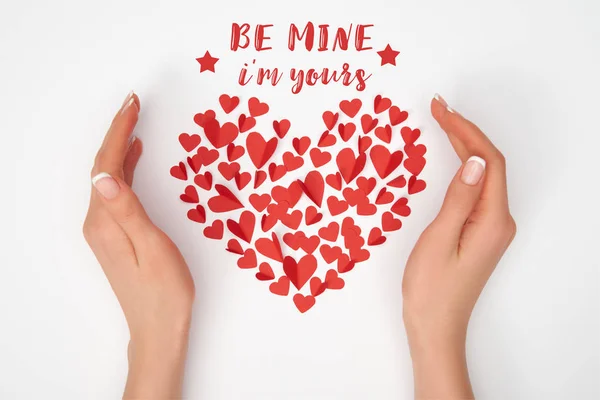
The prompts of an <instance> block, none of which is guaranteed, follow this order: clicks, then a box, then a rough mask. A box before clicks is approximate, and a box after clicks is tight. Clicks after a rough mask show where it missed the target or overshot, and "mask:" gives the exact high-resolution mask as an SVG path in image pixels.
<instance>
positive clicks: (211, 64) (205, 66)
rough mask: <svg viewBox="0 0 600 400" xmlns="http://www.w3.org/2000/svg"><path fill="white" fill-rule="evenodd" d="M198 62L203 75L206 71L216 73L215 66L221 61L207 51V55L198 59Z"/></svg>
mask: <svg viewBox="0 0 600 400" xmlns="http://www.w3.org/2000/svg"><path fill="white" fill-rule="evenodd" d="M196 61H198V62H199V63H200V72H201V73H202V72H204V71H212V72H215V64H216V63H217V61H219V59H218V58H216V57H213V56H211V55H210V53H209V52H208V51H207V52H206V53H204V56H203V57H200V58H196Z"/></svg>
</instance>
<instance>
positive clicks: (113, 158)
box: [92, 93, 139, 178]
mask: <svg viewBox="0 0 600 400" xmlns="http://www.w3.org/2000/svg"><path fill="white" fill-rule="evenodd" d="M138 104H139V99H138V97H137V96H136V95H135V94H134V93H131V94H129V95H128V97H127V98H126V99H125V101H124V103H123V106H122V107H121V109H120V110H119V111H118V112H117V115H115V118H114V120H113V123H112V124H111V126H110V128H109V130H108V132H107V134H106V136H105V138H104V141H103V143H102V146H101V147H100V150H99V151H98V154H97V155H96V162H95V165H94V168H93V170H92V176H95V175H97V174H98V173H99V172H107V173H110V174H111V175H112V176H117V177H120V178H122V177H123V163H124V161H125V156H126V155H127V150H128V148H129V140H130V138H131V135H132V133H133V128H134V127H135V125H136V123H137V120H138V113H139V108H138V107H139V105H138Z"/></svg>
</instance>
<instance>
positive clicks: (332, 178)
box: [325, 172, 342, 190]
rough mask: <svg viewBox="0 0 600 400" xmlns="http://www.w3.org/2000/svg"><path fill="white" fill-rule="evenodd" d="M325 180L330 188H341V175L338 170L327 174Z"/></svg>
mask: <svg viewBox="0 0 600 400" xmlns="http://www.w3.org/2000/svg"><path fill="white" fill-rule="evenodd" d="M325 182H327V184H328V185H329V186H331V187H332V188H334V189H336V190H340V189H341V188H342V175H341V174H340V173H339V172H336V173H335V174H330V175H327V178H325Z"/></svg>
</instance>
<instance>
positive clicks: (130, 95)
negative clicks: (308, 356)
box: [121, 90, 133, 108]
mask: <svg viewBox="0 0 600 400" xmlns="http://www.w3.org/2000/svg"><path fill="white" fill-rule="evenodd" d="M132 97H133V90H132V91H130V92H129V93H127V96H126V97H125V100H123V104H121V108H123V107H125V104H127V102H128V101H129V99H131V98H132Z"/></svg>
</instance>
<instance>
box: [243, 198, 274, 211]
mask: <svg viewBox="0 0 600 400" xmlns="http://www.w3.org/2000/svg"><path fill="white" fill-rule="evenodd" d="M248 201H250V204H252V207H254V209H255V210H256V211H258V212H263V211H264V210H265V208H267V206H268V205H269V203H271V196H269V195H268V194H267V193H265V194H262V195H258V194H256V193H252V194H251V195H250V197H248Z"/></svg>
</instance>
